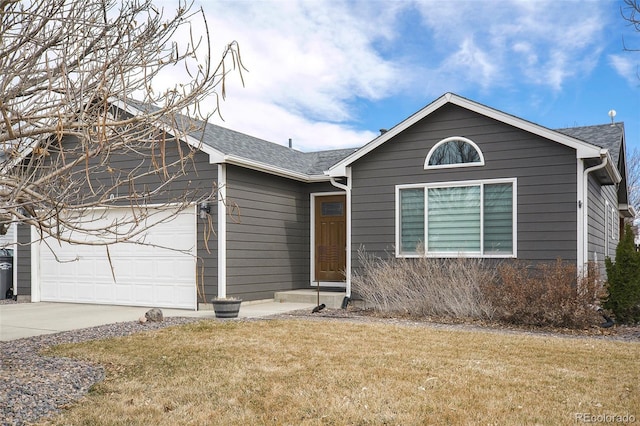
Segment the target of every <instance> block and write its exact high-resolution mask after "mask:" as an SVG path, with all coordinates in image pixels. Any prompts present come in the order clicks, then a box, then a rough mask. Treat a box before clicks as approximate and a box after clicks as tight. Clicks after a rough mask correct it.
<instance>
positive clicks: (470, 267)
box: [351, 250, 493, 318]
mask: <svg viewBox="0 0 640 426" xmlns="http://www.w3.org/2000/svg"><path fill="white" fill-rule="evenodd" d="M358 259H359V261H360V265H361V268H360V269H359V272H358V273H356V274H354V276H353V278H352V281H351V283H352V290H353V291H354V293H356V294H357V295H358V296H359V297H361V298H362V299H363V300H364V302H365V303H366V304H367V305H369V306H372V307H373V308H374V309H375V310H377V311H379V312H382V313H389V314H390V313H402V314H408V315H415V316H444V317H449V318H451V317H453V318H491V317H492V314H493V309H492V307H491V305H490V304H489V303H488V301H486V300H485V297H484V295H483V294H482V289H481V287H482V283H483V282H486V281H491V280H492V279H493V272H492V271H491V270H490V269H488V268H484V267H483V264H482V261H481V260H479V259H469V258H456V259H434V258H428V257H420V258H411V259H405V258H395V257H392V256H390V257H389V258H387V259H382V258H380V257H376V256H373V255H371V254H368V253H366V252H365V251H364V250H360V251H359V253H358Z"/></svg>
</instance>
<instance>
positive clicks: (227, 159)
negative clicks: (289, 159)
mask: <svg viewBox="0 0 640 426" xmlns="http://www.w3.org/2000/svg"><path fill="white" fill-rule="evenodd" d="M222 162H224V163H227V164H233V165H236V166H240V167H244V168H246V169H251V170H256V171H259V172H265V173H269V174H272V175H276V176H280V177H284V178H287V179H293V180H297V181H300V182H307V183H309V182H329V180H330V179H329V177H328V176H325V175H307V174H305V173H299V172H293V171H291V170H287V169H284V168H282V167H277V166H273V165H271V164H266V163H261V162H259V161H254V160H249V159H247V158H243V157H238V156H237V155H231V154H229V155H225V156H224V159H223V161H222Z"/></svg>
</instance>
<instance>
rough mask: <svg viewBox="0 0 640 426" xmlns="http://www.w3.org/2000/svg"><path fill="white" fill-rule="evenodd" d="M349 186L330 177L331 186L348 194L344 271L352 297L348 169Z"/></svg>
mask: <svg viewBox="0 0 640 426" xmlns="http://www.w3.org/2000/svg"><path fill="white" fill-rule="evenodd" d="M346 174H347V176H346V178H347V184H346V185H345V184H343V183H340V182H338V181H336V179H335V178H334V177H333V176H330V177H329V180H330V182H331V185H333V186H335V187H336V188H338V189H342V190H343V191H344V192H345V194H346V199H347V247H346V248H345V250H346V251H347V252H346V267H345V269H346V270H345V271H344V275H345V279H346V283H345V293H346V297H348V298H350V297H351V176H350V175H351V169H350V168H347V173H346Z"/></svg>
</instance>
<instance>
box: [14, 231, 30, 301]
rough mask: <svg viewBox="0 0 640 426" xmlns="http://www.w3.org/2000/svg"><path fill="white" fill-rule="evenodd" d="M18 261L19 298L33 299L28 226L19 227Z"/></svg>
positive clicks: (17, 291) (17, 290)
mask: <svg viewBox="0 0 640 426" xmlns="http://www.w3.org/2000/svg"><path fill="white" fill-rule="evenodd" d="M17 230H18V248H17V250H18V259H17V265H14V267H17V268H18V269H17V274H18V286H17V289H16V294H17V295H18V297H31V246H30V245H29V244H28V243H29V242H30V241H31V227H30V226H27V225H18V227H17Z"/></svg>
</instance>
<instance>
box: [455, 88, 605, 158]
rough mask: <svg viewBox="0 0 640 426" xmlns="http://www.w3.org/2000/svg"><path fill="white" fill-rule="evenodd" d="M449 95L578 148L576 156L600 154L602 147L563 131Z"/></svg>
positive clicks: (462, 103)
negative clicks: (567, 134) (565, 133)
mask: <svg viewBox="0 0 640 426" xmlns="http://www.w3.org/2000/svg"><path fill="white" fill-rule="evenodd" d="M447 95H450V101H449V102H451V103H453V104H455V105H458V106H460V107H462V108H466V109H468V110H470V111H474V112H477V113H478V114H482V115H484V116H486V117H489V118H493V119H494V120H498V121H501V122H503V123H505V124H509V125H511V126H513V127H517V128H519V129H522V130H524V131H527V132H529V133H533V134H534V135H538V136H541V137H543V138H545V139H549V140H552V141H554V142H558V143H560V144H562V145H565V146H568V147H570V148H573V149H575V150H576V158H595V157H599V156H600V151H601V148H600V147H599V146H595V145H592V144H590V143H587V142H583V141H581V140H579V139H575V138H572V137H570V136H566V135H564V134H562V133H559V132H556V131H554V130H551V129H547V128H546V127H542V126H540V125H538V124H535V123H532V122H530V121H527V120H524V119H522V118H518V117H516V116H514V115H511V114H507V113H504V112H502V111H498V110H496V109H493V108H490V107H488V106H485V105H481V104H478V103H476V102H473V101H470V100H468V99H465V98H461V97H460V96H457V95H454V94H450V93H449V94H447ZM447 95H445V96H447Z"/></svg>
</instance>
